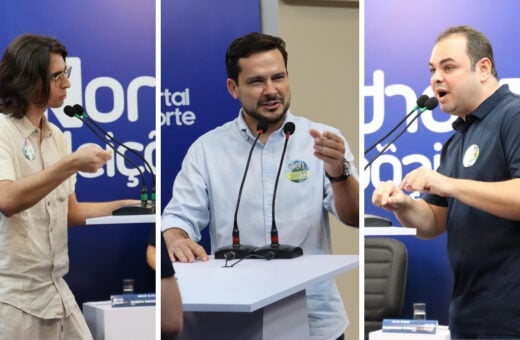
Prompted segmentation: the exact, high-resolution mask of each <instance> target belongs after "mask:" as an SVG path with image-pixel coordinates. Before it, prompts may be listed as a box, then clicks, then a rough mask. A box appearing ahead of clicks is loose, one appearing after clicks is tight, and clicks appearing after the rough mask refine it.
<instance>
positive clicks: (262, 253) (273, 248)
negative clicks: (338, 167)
mask: <svg viewBox="0 0 520 340" xmlns="http://www.w3.org/2000/svg"><path fill="white" fill-rule="evenodd" d="M295 128H296V126H295V125H294V123H293V122H287V123H285V125H284V127H283V132H284V134H285V143H284V145H283V151H282V156H281V158H280V165H279V167H278V173H277V175H276V181H275V184H274V192H273V203H272V215H273V218H272V223H271V245H270V246H264V247H261V248H258V249H257V250H256V251H255V252H254V254H256V255H259V257H261V258H267V259H292V258H295V257H298V256H302V255H303V250H302V248H300V247H294V246H290V245H287V244H280V243H279V242H278V228H277V227H276V218H275V201H276V190H277V189H278V179H279V178H280V172H281V170H282V164H283V158H284V156H285V151H286V150H287V143H288V142H289V137H290V136H291V135H292V134H293V133H294V130H295Z"/></svg>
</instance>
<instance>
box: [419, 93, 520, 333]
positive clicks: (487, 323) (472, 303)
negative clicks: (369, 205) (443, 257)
mask: <svg viewBox="0 0 520 340" xmlns="http://www.w3.org/2000/svg"><path fill="white" fill-rule="evenodd" d="M453 126H454V128H455V130H456V132H455V134H454V135H453V136H451V137H450V139H449V140H448V141H447V142H446V143H445V145H444V146H443V149H442V153H441V162H440V166H439V169H438V170H437V171H438V172H439V173H442V174H444V175H446V176H449V177H454V178H461V179H470V180H477V181H484V182H496V181H506V180H509V179H511V178H516V177H520V96H518V95H516V94H513V93H512V92H511V91H510V90H509V87H508V86H507V85H503V86H501V87H500V88H499V89H498V90H497V91H496V92H495V93H494V94H493V95H492V96H490V97H489V98H488V99H486V100H485V101H484V102H483V103H482V104H481V105H480V106H479V107H478V108H477V109H476V110H475V111H474V112H473V113H472V114H471V115H469V116H467V118H466V121H464V120H462V119H460V118H459V119H457V120H456V121H455V122H454V123H453ZM518 194H519V195H520V192H519V193H518ZM424 200H425V201H427V202H429V203H431V204H434V205H439V206H447V207H448V210H447V224H446V230H447V234H448V238H447V239H448V244H447V247H448V258H449V262H450V266H451V268H452V270H453V273H454V287H453V293H452V301H451V305H450V329H451V330H452V331H456V332H469V333H473V334H504V335H511V336H516V337H520V222H519V221H512V220H506V219H503V218H498V217H496V216H494V215H491V214H488V213H486V212H484V211H482V210H479V209H475V208H472V207H470V206H468V205H466V204H464V203H462V202H460V201H458V200H456V199H453V198H444V197H439V196H436V195H432V194H426V195H425V196H424Z"/></svg>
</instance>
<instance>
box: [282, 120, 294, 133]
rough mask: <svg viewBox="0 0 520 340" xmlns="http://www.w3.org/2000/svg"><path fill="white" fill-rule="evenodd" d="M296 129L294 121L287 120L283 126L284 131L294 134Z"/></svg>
mask: <svg viewBox="0 0 520 340" xmlns="http://www.w3.org/2000/svg"><path fill="white" fill-rule="evenodd" d="M295 129H296V125H294V123H293V122H287V123H285V125H284V126H283V133H285V134H287V133H288V134H290V135H292V134H293V133H294V130H295Z"/></svg>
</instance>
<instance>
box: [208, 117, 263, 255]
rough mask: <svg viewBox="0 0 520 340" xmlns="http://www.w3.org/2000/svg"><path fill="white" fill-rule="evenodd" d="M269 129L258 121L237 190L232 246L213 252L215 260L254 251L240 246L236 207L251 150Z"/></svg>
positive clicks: (242, 245)
mask: <svg viewBox="0 0 520 340" xmlns="http://www.w3.org/2000/svg"><path fill="white" fill-rule="evenodd" d="M268 127H269V124H268V123H267V121H259V122H258V125H257V127H256V130H257V132H258V133H257V135H256V138H255V140H254V142H253V145H252V146H251V150H249V156H248V157H247V162H246V168H245V169H244V175H243V176H242V182H241V183H240V189H239V190H238V198H237V204H236V207H235V218H234V220H233V233H232V244H231V246H228V247H222V248H219V249H217V250H216V251H215V255H214V256H215V258H216V259H226V260H232V259H243V258H245V257H247V256H249V255H251V254H252V253H253V251H254V250H255V249H256V247H255V246H251V245H244V244H240V232H239V230H238V207H239V205H240V199H241V198H242V190H243V188H244V183H245V181H246V176H247V171H248V169H249V163H250V162H251V155H252V154H253V150H254V149H255V145H256V143H257V142H258V139H259V138H260V135H262V134H263V133H264V132H265V131H267V128H268Z"/></svg>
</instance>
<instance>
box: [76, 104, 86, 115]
mask: <svg viewBox="0 0 520 340" xmlns="http://www.w3.org/2000/svg"><path fill="white" fill-rule="evenodd" d="M74 110H76V113H77V114H78V115H80V116H81V115H83V112H84V111H83V106H81V105H79V104H76V105H74Z"/></svg>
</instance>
